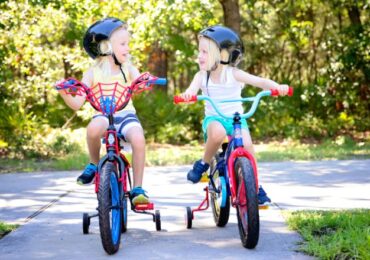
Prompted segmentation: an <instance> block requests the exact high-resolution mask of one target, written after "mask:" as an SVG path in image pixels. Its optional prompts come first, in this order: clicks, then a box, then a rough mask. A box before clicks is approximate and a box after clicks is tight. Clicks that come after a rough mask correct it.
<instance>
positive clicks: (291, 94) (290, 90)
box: [288, 87, 294, 97]
mask: <svg viewBox="0 0 370 260" xmlns="http://www.w3.org/2000/svg"><path fill="white" fill-rule="evenodd" d="M293 92H294V90H293V87H289V90H288V96H290V97H291V96H293Z"/></svg>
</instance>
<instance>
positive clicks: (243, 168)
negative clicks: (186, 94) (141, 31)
mask: <svg viewBox="0 0 370 260" xmlns="http://www.w3.org/2000/svg"><path fill="white" fill-rule="evenodd" d="M292 94H293V88H289V92H288V95H289V96H291V95H292ZM278 95H279V92H278V91H276V90H268V91H261V92H259V93H258V94H257V95H256V96H255V97H248V98H241V99H235V100H223V101H218V103H226V102H247V101H249V102H253V103H252V106H251V108H250V110H249V111H248V112H247V113H245V114H239V113H238V112H236V113H234V114H233V115H231V116H228V115H225V114H223V113H222V112H221V111H220V110H219V109H218V107H217V103H216V102H215V101H213V100H212V99H211V98H210V97H209V96H202V95H200V96H193V97H192V98H191V99H190V100H189V101H186V102H195V101H201V100H206V101H207V102H209V103H210V104H211V105H212V106H213V108H214V109H215V111H216V112H217V113H218V114H219V115H220V116H221V117H223V118H226V119H229V120H233V126H234V131H233V134H232V135H231V136H228V141H227V142H226V143H224V144H223V145H222V148H221V151H220V152H219V153H218V154H216V156H215V157H214V158H213V160H212V163H211V165H210V170H209V173H208V185H207V186H206V187H205V188H204V191H205V192H206V195H205V199H204V200H203V201H202V202H201V203H200V205H199V206H198V207H197V208H196V209H191V208H190V207H186V216H185V219H186V226H187V228H191V227H192V221H193V219H194V213H195V212H196V211H202V210H206V209H208V207H209V204H210V203H209V196H210V197H211V205H212V212H213V217H214V221H215V223H216V225H217V226H218V227H223V226H225V225H226V224H227V223H228V221H229V215H230V205H232V206H233V207H235V208H236V211H237V214H236V215H237V219H238V229H239V235H240V239H241V242H242V244H243V246H244V247H246V248H248V249H252V248H255V247H256V246H257V243H258V239H259V207H258V174H257V165H256V161H255V159H254V157H253V155H252V154H251V153H249V152H248V151H247V150H246V149H244V147H243V139H242V134H241V120H242V119H248V118H250V117H251V116H252V115H253V114H254V113H255V111H256V109H257V106H258V103H259V101H260V99H261V98H262V97H264V96H278ZM174 102H175V103H176V104H177V103H183V102H185V100H184V99H183V98H181V97H180V96H175V97H174Z"/></svg>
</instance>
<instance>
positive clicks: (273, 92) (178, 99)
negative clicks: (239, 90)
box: [173, 87, 293, 119]
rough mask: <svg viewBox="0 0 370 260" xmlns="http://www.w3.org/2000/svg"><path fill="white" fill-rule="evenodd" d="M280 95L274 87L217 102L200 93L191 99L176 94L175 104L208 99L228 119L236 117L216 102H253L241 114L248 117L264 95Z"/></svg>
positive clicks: (289, 92) (243, 117)
mask: <svg viewBox="0 0 370 260" xmlns="http://www.w3.org/2000/svg"><path fill="white" fill-rule="evenodd" d="M278 95H279V91H278V90H275V89H274V90H265V91H261V92H259V93H258V94H257V95H256V96H255V97H247V98H240V99H229V100H222V101H218V102H215V101H214V100H213V99H212V98H210V97H209V96H204V95H199V96H196V95H194V96H191V98H190V99H189V100H185V99H184V98H182V97H181V96H174V97H173V101H174V103H175V104H179V103H192V102H196V101H201V100H206V101H208V102H209V103H210V104H211V105H212V107H213V108H214V109H215V111H216V112H217V113H218V114H219V115H220V116H222V117H224V118H226V119H232V118H233V117H234V115H231V116H228V115H225V114H224V113H222V112H221V111H220V110H219V109H218V107H217V105H216V103H229V102H247V101H249V102H253V103H252V107H251V108H250V109H249V111H248V112H247V113H244V114H240V115H239V116H240V117H241V118H242V119H246V118H250V117H251V116H252V115H253V114H254V113H255V112H256V110H257V106H258V103H259V101H260V100H261V98H262V97H265V96H278ZM292 95H293V88H292V87H289V90H288V96H292Z"/></svg>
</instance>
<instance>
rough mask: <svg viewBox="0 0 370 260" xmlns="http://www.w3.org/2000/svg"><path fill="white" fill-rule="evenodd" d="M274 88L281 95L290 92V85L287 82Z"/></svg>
mask: <svg viewBox="0 0 370 260" xmlns="http://www.w3.org/2000/svg"><path fill="white" fill-rule="evenodd" d="M273 89H276V90H277V91H278V92H279V96H286V95H288V92H289V86H288V85H285V84H282V85H278V86H277V87H276V88H273Z"/></svg>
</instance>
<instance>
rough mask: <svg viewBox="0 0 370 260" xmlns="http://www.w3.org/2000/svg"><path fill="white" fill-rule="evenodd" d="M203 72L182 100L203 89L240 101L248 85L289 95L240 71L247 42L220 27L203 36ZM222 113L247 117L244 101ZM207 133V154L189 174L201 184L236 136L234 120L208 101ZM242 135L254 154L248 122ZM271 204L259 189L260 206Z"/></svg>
mask: <svg viewBox="0 0 370 260" xmlns="http://www.w3.org/2000/svg"><path fill="white" fill-rule="evenodd" d="M198 49H199V54H198V65H199V69H200V70H199V72H198V73H197V74H196V75H195V76H194V78H193V81H192V82H191V84H190V86H189V87H188V88H187V89H186V91H185V92H184V93H182V94H181V96H182V98H184V99H185V100H189V99H190V97H191V96H193V95H196V94H197V93H198V91H199V90H200V89H201V90H202V94H203V95H208V96H210V97H211V98H212V99H214V100H216V101H217V100H223V99H240V98H241V91H242V88H243V87H244V84H248V85H252V86H255V87H259V88H262V89H264V90H269V89H277V90H278V91H279V93H280V94H281V95H286V94H287V93H288V89H289V87H288V86H287V85H280V84H278V83H276V82H274V81H272V80H269V79H265V78H260V77H257V76H254V75H251V74H249V73H247V72H245V71H242V70H240V69H238V68H237V65H238V63H239V61H240V60H241V58H242V55H243V53H244V46H243V42H242V40H241V39H240V37H239V35H238V34H237V33H236V32H234V31H233V30H231V29H229V28H227V27H224V26H220V25H216V26H211V27H208V28H206V29H204V30H202V31H201V32H200V33H199V45H198ZM219 108H220V111H221V112H222V113H224V114H226V115H232V114H234V113H235V112H236V111H238V112H239V113H241V114H243V106H242V103H241V102H235V103H219ZM202 129H203V132H204V133H205V140H206V144H205V151H204V154H203V158H202V159H200V160H198V161H196V162H195V164H194V166H193V169H191V170H190V171H189V172H188V175H187V179H188V180H189V181H191V182H192V183H197V182H199V181H200V179H201V176H202V174H203V173H204V172H206V171H207V170H208V168H209V164H210V162H211V159H212V158H213V157H214V156H215V154H216V153H217V151H218V149H219V147H220V146H221V144H222V143H223V141H224V139H225V137H226V135H230V134H232V131H233V125H232V120H225V119H224V118H222V117H220V116H219V115H218V113H217V112H216V111H214V109H213V107H212V106H211V105H210V104H208V102H206V104H205V118H204V120H203V125H202ZM242 134H243V142H244V147H245V148H246V149H247V150H248V151H249V152H250V153H252V154H253V155H254V148H253V144H252V139H251V136H250V133H249V131H248V127H247V122H246V121H245V120H242ZM269 202H271V200H270V199H269V198H268V197H267V194H266V193H265V191H264V190H263V189H262V187H260V189H259V203H260V204H266V203H269Z"/></svg>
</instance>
